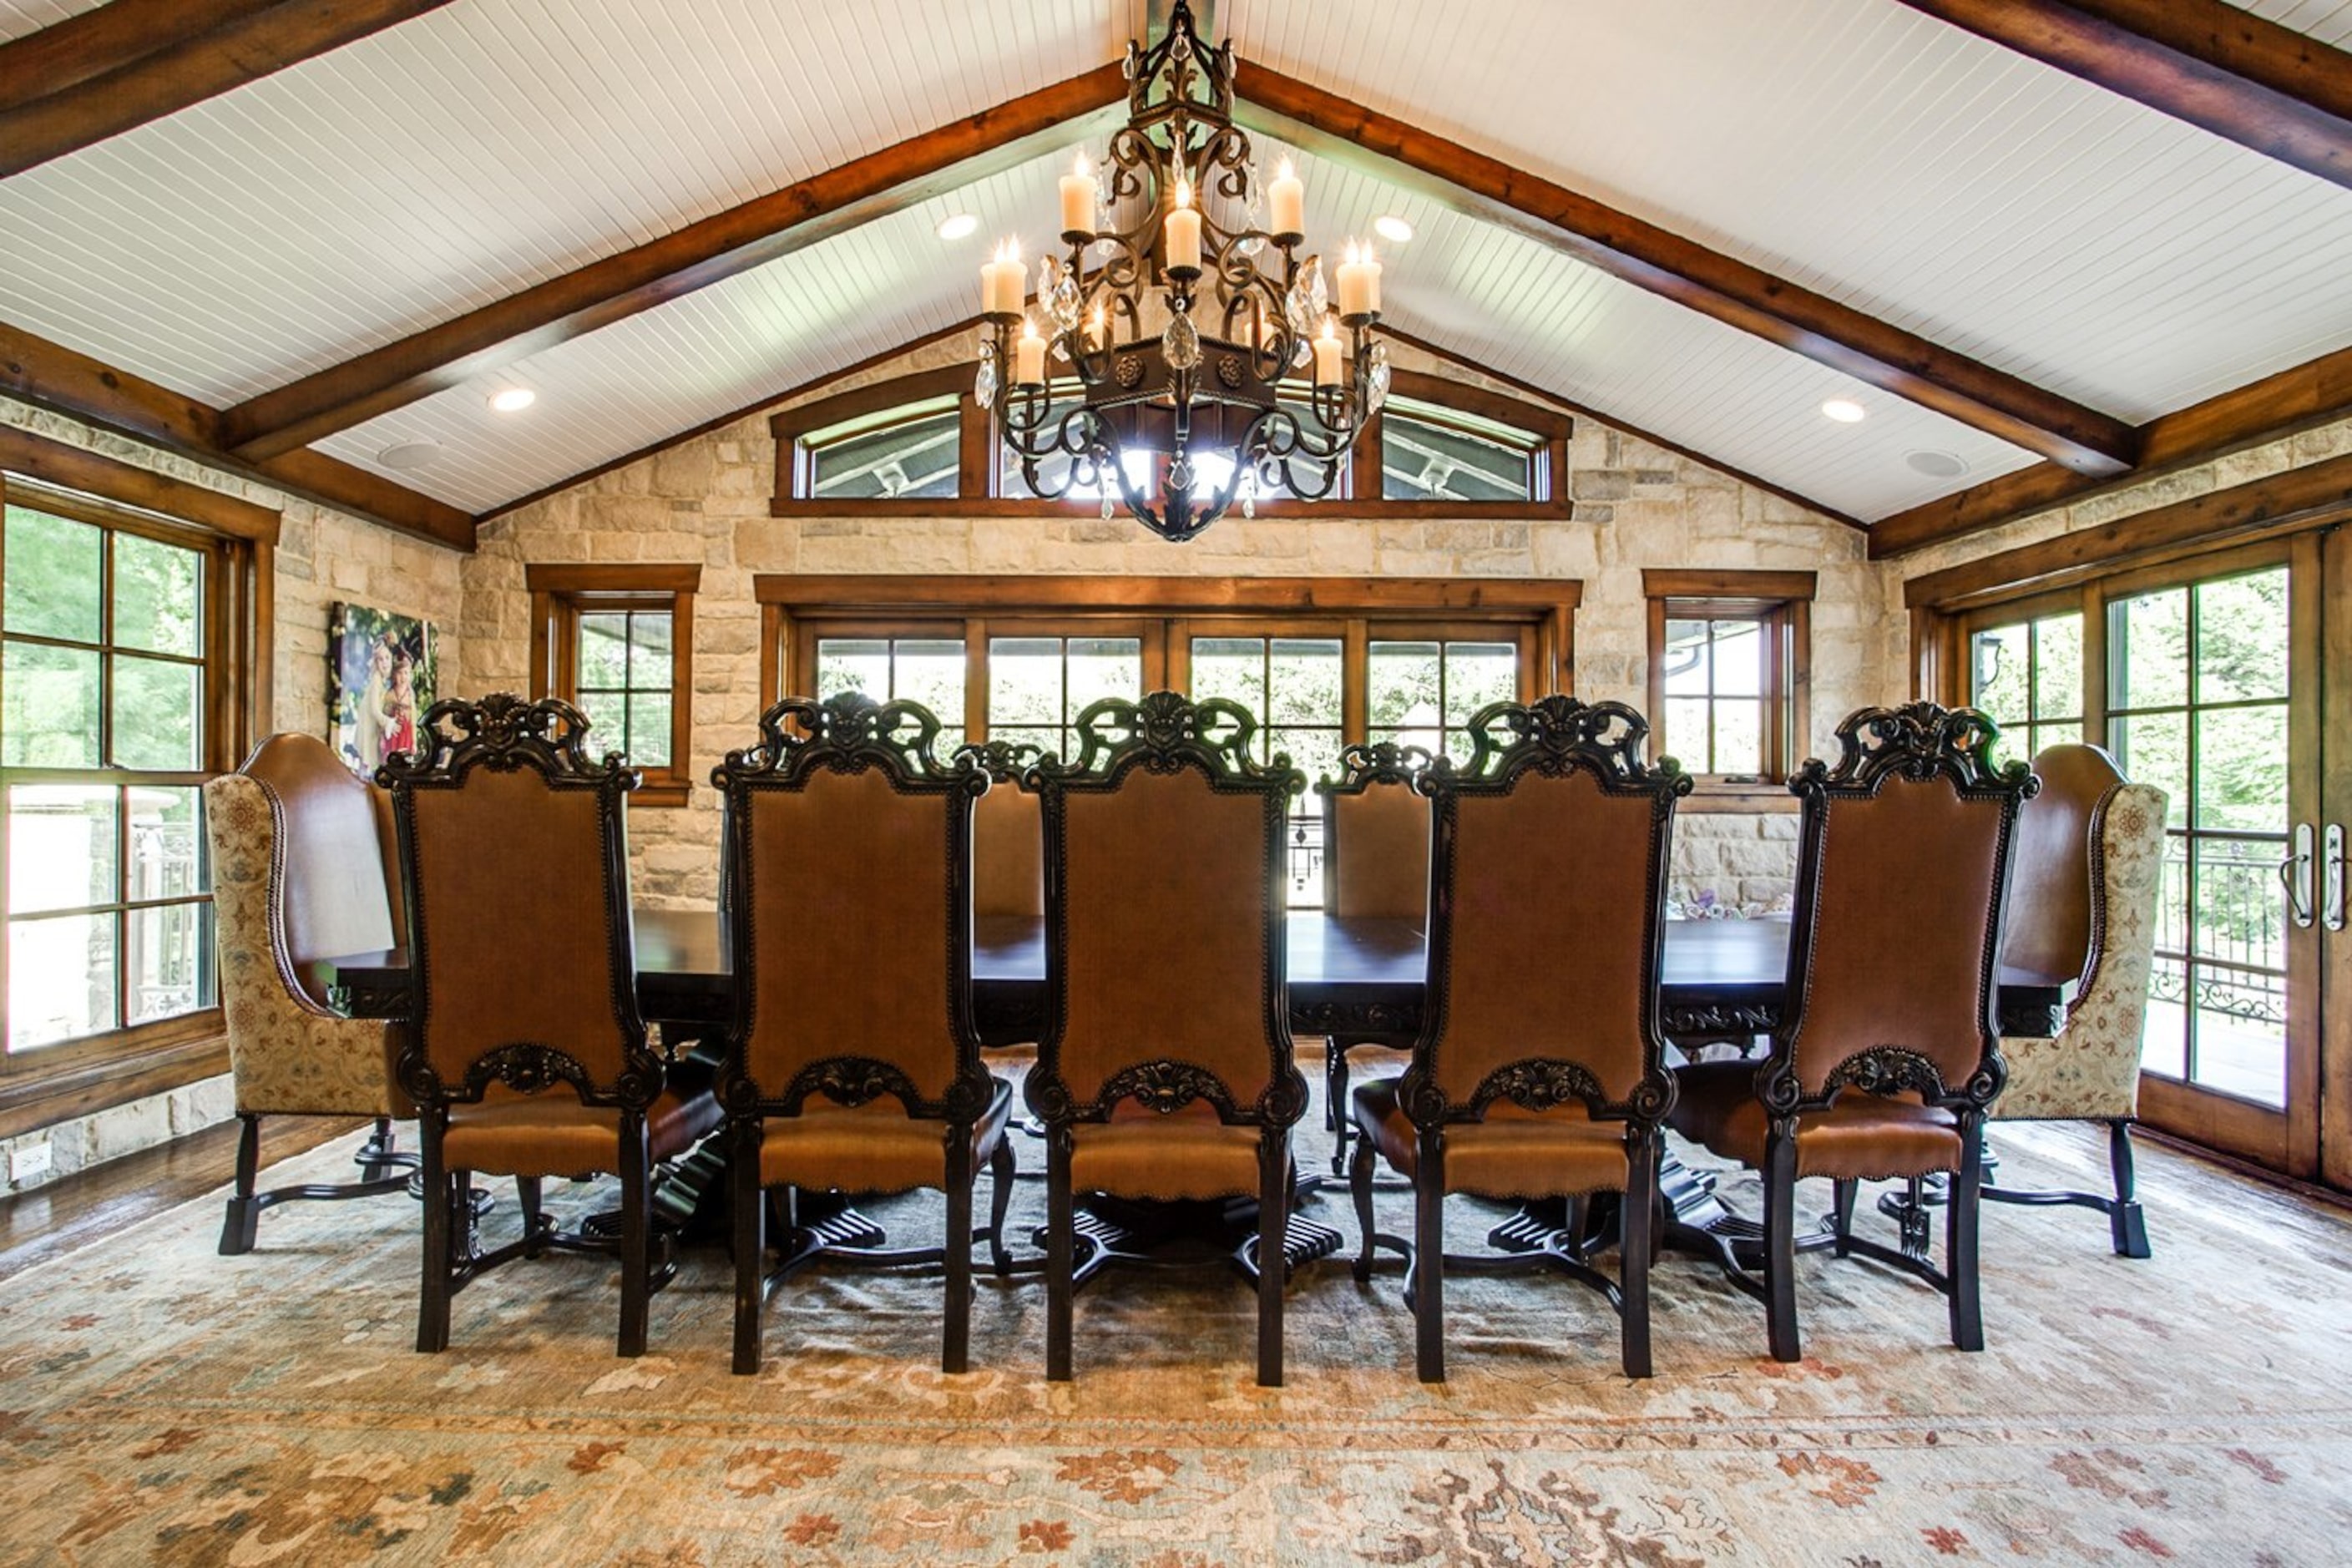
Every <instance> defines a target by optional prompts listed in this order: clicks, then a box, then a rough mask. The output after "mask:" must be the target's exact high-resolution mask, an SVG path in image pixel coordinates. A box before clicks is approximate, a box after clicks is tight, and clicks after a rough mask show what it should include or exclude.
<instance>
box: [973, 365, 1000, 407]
mask: <svg viewBox="0 0 2352 1568" xmlns="http://www.w3.org/2000/svg"><path fill="white" fill-rule="evenodd" d="M971 398H972V401H973V402H975V403H977V404H979V405H981V406H982V408H991V407H993V406H995V404H996V356H995V355H994V354H992V353H983V354H982V355H981V356H980V374H978V375H976V376H974V377H972V382H971Z"/></svg>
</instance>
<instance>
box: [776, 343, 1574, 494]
mask: <svg viewBox="0 0 2352 1568" xmlns="http://www.w3.org/2000/svg"><path fill="white" fill-rule="evenodd" d="M971 379H972V372H971V366H970V365H966V364H956V365H949V366H945V367H942V368H940V369H935V370H922V371H915V372H913V373H911V374H907V375H902V376H898V377H895V378H893V379H891V380H889V381H882V382H877V383H875V384H872V385H870V386H861V387H857V388H855V389H853V390H851V391H848V392H841V393H835V394H834V395H832V396H829V397H821V398H817V399H815V400H814V401H812V402H809V403H803V404H802V405H799V406H797V407H794V408H788V409H785V410H784V411H783V412H782V413H781V414H777V415H775V416H772V417H771V418H770V419H769V421H768V429H769V431H770V433H771V434H772V436H773V437H775V442H776V491H775V495H774V497H773V499H772V500H771V501H770V502H769V506H768V510H769V514H770V515H771V516H773V517H839V516H842V515H844V514H845V513H855V514H858V515H865V516H880V517H1036V516H1039V515H1049V516H1050V515H1065V516H1072V517H1083V516H1086V515H1087V514H1089V513H1092V512H1095V511H1096V510H1098V509H1099V507H1100V505H1101V503H1100V502H1099V501H1094V500H1083V501H1081V500H1059V501H1054V500H1038V499H1037V498H1035V497H1034V496H1008V495H1003V494H1002V493H1000V492H1001V490H1002V489H1003V483H1002V478H1001V476H1000V475H999V473H998V471H997V470H998V462H997V457H998V445H999V444H998V442H997V440H996V437H995V433H994V429H993V426H992V421H991V420H990V419H989V417H988V415H987V412H986V410H984V409H982V407H981V406H980V405H979V404H978V402H977V401H976V400H975V399H974V398H973V396H972V392H971ZM1391 391H1392V392H1393V393H1394V394H1395V395H1398V396H1400V397H1407V398H1411V399H1412V400H1414V401H1416V402H1420V403H1426V404H1431V405H1436V406H1438V407H1440V408H1452V409H1458V410H1460V411H1461V412H1463V413H1465V414H1471V415H1475V416H1478V417H1480V418H1483V419H1489V420H1493V421H1495V422H1496V423H1498V424H1503V425H1508V426H1513V427H1514V428H1517V429H1520V430H1525V431H1528V432H1529V433H1530V434H1532V435H1534V436H1536V437H1538V439H1539V441H1540V443H1541V444H1540V445H1539V446H1538V447H1537V449H1536V451H1535V452H1534V454H1533V456H1532V459H1531V461H1532V467H1533V472H1532V473H1531V474H1530V476H1529V479H1530V482H1531V486H1532V488H1533V489H1535V491H1536V493H1537V496H1538V498H1539V499H1537V500H1523V501H1505V500H1491V501H1479V500H1460V501H1455V500H1444V501H1430V500H1386V499H1384V498H1383V497H1382V495H1381V420H1380V416H1378V415H1375V416H1372V419H1371V421H1370V426H1369V427H1368V428H1367V429H1366V430H1365V431H1364V432H1363V434H1362V436H1361V437H1360V438H1359V439H1358V440H1357V442H1356V444H1355V447H1354V448H1353V449H1352V451H1351V452H1350V455H1349V470H1348V472H1347V474H1346V475H1344V476H1343V482H1342V490H1343V493H1342V494H1340V495H1337V496H1333V497H1331V498H1329V499H1328V500H1319V501H1302V500H1294V499H1291V498H1288V497H1280V496H1277V497H1273V498H1269V499H1267V500H1261V501H1259V502H1258V503H1257V507H1256V511H1257V515H1258V516H1260V517H1269V518H1285V517H1287V518H1314V517H1324V518H1329V517H1351V518H1355V517H1360V518H1368V519H1374V520H1380V519H1395V520H1404V519H1416V518H1420V519H1425V518H1465V519H1490V520H1496V521H1513V520H1528V521H1535V520H1548V521H1568V520H1569V519H1570V518H1571V517H1573V516H1574V514H1575V503H1574V501H1573V500H1571V499H1570V495H1569V458H1568V454H1569V442H1570V439H1571V438H1572V437H1574V435H1575V432H1576V421H1575V420H1574V419H1573V418H1572V417H1570V416H1569V415H1566V414H1563V413H1561V412H1560V411H1559V410H1558V409H1555V408H1549V407H1547V406H1545V405H1542V404H1539V403H1530V402H1528V401H1526V400H1524V399H1521V398H1517V397H1511V396H1507V395H1504V394H1502V393H1498V392H1490V391H1488V390H1487V389H1486V388H1485V387H1480V386H1473V385H1471V384H1467V383H1465V382H1459V381H1454V380H1452V379H1450V378H1448V377H1445V376H1440V375H1430V374H1424V373H1422V372H1417V371H1406V370H1400V371H1397V372H1395V373H1393V374H1392V376H1391ZM950 395H951V396H953V397H955V398H956V399H957V404H956V406H957V407H958V409H959V410H960V411H961V426H960V430H961V440H960V442H959V446H958V454H957V459H958V460H957V482H956V490H957V493H956V494H955V495H954V496H952V497H948V496H929V497H903V496H868V497H864V498H849V499H845V500H823V499H820V498H818V497H815V496H813V495H811V494H810V493H809V485H810V481H811V477H812V475H813V473H814V465H813V463H812V461H811V455H810V453H809V452H808V450H807V449H806V447H804V446H803V442H804V441H805V440H806V439H807V437H810V436H811V435H813V434H814V433H816V432H818V431H822V430H829V429H832V428H834V427H835V426H839V425H844V424H846V423H848V422H849V421H851V420H854V419H862V418H866V417H869V416H874V415H877V414H882V413H886V412H887V411H889V410H891V409H894V408H899V407H906V406H909V405H915V404H919V403H928V402H934V401H936V400H938V399H940V398H941V397H946V396H950Z"/></svg>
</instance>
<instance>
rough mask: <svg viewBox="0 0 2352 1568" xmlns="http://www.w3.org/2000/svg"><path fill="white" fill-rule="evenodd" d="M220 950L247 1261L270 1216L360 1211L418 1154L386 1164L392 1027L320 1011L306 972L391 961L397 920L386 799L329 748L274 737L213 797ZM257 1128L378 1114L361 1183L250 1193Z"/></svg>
mask: <svg viewBox="0 0 2352 1568" xmlns="http://www.w3.org/2000/svg"><path fill="white" fill-rule="evenodd" d="M205 828H206V832H207V833H208V834H209V836H210V838H211V844H212V858H213V889H214V893H213V897H214V909H215V920H216V921H217V922H218V931H219V942H220V992H221V1010H222V1013H223V1014H224V1016H226V1020H227V1026H228V1050H229V1066H230V1071H231V1074H232V1076H233V1078H234V1079H235V1083H236V1114H237V1120H238V1121H240V1122H242V1123H243V1124H244V1126H243V1132H242V1136H241V1137H240V1139H239V1141H238V1144H237V1157H236V1191H235V1192H234V1193H232V1194H230V1196H229V1200H228V1213H227V1215H226V1219H225V1220H224V1221H223V1223H222V1225H221V1239H220V1249H221V1251H222V1253H224V1254H226V1255H231V1256H234V1255H236V1254H238V1253H244V1252H250V1251H251V1250H253V1245H254V1240H255V1237H256V1234H257V1230H258V1227H259V1226H260V1222H261V1212H262V1210H264V1209H266V1208H268V1207H270V1206H271V1205H275V1204H278V1203H283V1202H286V1201H288V1200H289V1199H293V1198H353V1197H364V1196H368V1195H370V1194H377V1193H389V1192H397V1191H400V1190H402V1189H404V1187H405V1186H406V1185H407V1182H408V1178H407V1171H408V1170H409V1169H411V1168H413V1167H414V1166H415V1163H416V1156H415V1155H414V1154H400V1153H394V1152H393V1133H392V1123H393V1121H394V1118H398V1117H408V1116H413V1115H415V1109H414V1108H413V1107H412V1106H411V1105H410V1104H409V1100H408V1097H407V1096H406V1095H404V1094H403V1093H402V1092H401V1090H400V1086H399V1084H398V1083H397V1082H395V1081H394V1077H393V1063H394V1056H395V1054H396V1050H397V1046H396V1041H395V1037H394V1030H395V1029H396V1028H397V1027H398V1026H396V1025H394V1026H387V1025H384V1024H382V1023H375V1022H368V1021H364V1020H361V1019H354V1018H345V1017H341V1016H338V1015H337V1014H336V1013H335V1012H334V1011H333V1009H331V1007H329V1006H328V1005H327V995H326V989H325V986H324V984H323V983H322V982H321V981H320V978H319V976H318V974H317V973H316V971H315V970H314V968H313V965H314V964H315V963H317V962H318V961H319V960H321V959H327V958H334V957H339V956H341V955H342V954H345V953H352V952H368V951H372V950H374V949H379V948H388V947H391V946H393V945H394V942H396V941H397V940H398V939H397V938H396V937H394V934H393V933H394V930H395V928H396V925H397V921H398V917H397V914H396V912H395V905H394V900H396V898H397V897H398V892H397V889H398V887H399V878H398V875H397V873H396V872H394V870H392V869H391V867H392V865H393V862H392V859H391V855H392V821H391V815H390V811H389V807H388V804H387V802H386V800H385V798H384V795H383V792H382V791H381V790H378V789H376V788H374V787H373V786H372V785H370V784H365V783H363V782H362V781H361V780H360V779H358V778H356V777H354V776H352V772H351V770H350V769H349V768H347V767H345V766H344V765H343V763H342V761H341V758H339V757H337V756H336V755H335V753H334V752H333V750H332V749H331V748H330V747H329V746H328V745H327V744H326V743H325V742H322V741H319V740H315V739H313V738H312V737H310V736H308V735H292V734H288V735H273V736H271V737H270V738H269V739H268V740H267V741H264V742H262V743H261V744H260V746H258V747H257V748H256V750H255V751H254V753H253V755H252V756H251V757H250V758H249V759H247V762H246V764H245V766H244V767H242V768H241V769H239V770H238V771H237V772H236V773H224V774H223V775H221V776H220V777H219V778H216V779H215V780H213V781H212V782H211V783H210V784H206V785H205ZM264 1116H341V1117H360V1116H370V1117H373V1118H374V1119H375V1131H374V1135H373V1137H372V1138H371V1139H370V1140H369V1141H368V1142H367V1143H366V1144H365V1145H364V1146H363V1147H362V1149H361V1151H360V1155H359V1160H360V1164H361V1166H362V1180H361V1181H358V1182H355V1183H350V1184H343V1185H339V1186H322V1185H306V1186H295V1187H280V1188H278V1189H276V1190H274V1191H271V1192H267V1193H257V1192H256V1191H255V1190H254V1185H255V1181H256V1177H257V1172H258V1166H259V1164H260V1153H261V1119H262V1118H263V1117H264Z"/></svg>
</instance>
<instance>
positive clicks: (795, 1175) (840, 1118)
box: [760, 1079, 1013, 1193]
mask: <svg viewBox="0 0 2352 1568" xmlns="http://www.w3.org/2000/svg"><path fill="white" fill-rule="evenodd" d="M1012 1110H1013V1086H1012V1085H1011V1084H1009V1083H1007V1082H1005V1081H1004V1080H1003V1079H997V1080H996V1086H995V1090H994V1092H993V1093H992V1094H991V1095H990V1096H989V1100H988V1109H987V1110H985V1111H984V1112H982V1115H981V1118H980V1120H979V1121H978V1122H976V1123H975V1124H974V1125H973V1127H972V1130H971V1162H972V1168H973V1169H975V1170H977V1169H979V1168H980V1167H981V1166H982V1165H983V1164H985V1163H987V1160H988V1156H989V1155H990V1154H991V1153H992V1152H994V1150H995V1148H996V1145H997V1143H998V1142H999V1141H1000V1140H1002V1139H1003V1136H1004V1124H1005V1121H1006V1119H1007V1118H1008V1117H1009V1116H1010V1115H1011V1113H1012ZM946 1126H947V1124H946V1123H945V1122H943V1121H932V1120H930V1119H929V1118H921V1119H919V1118H916V1117H912V1116H909V1115H908V1114H907V1108H906V1106H905V1105H904V1104H902V1103H901V1102H900V1101H899V1100H898V1099H897V1098H896V1097H894V1096H891V1095H883V1096H881V1097H880V1098H878V1099H875V1100H867V1101H866V1103H865V1104H864V1105H843V1104H840V1103H839V1102H837V1101H835V1100H826V1099H825V1098H824V1097H823V1096H822V1095H812V1096H810V1097H809V1098H808V1099H807V1100H803V1102H802V1104H801V1111H800V1114H799V1115H797V1116H770V1117H768V1118H767V1119H766V1120H765V1121H763V1122H762V1123H761V1134H760V1137H761V1142H760V1184H761V1186H763V1187H774V1186H783V1185H791V1186H795V1187H807V1188H811V1189H814V1190H818V1191H824V1190H832V1191H836V1192H844V1193H903V1192H907V1191H908V1190H910V1189H912V1188H915V1187H944V1186H945V1185H946V1184H947V1177H948V1154H947V1138H946V1132H945V1129H946Z"/></svg>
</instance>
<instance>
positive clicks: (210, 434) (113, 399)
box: [0, 322, 475, 551]
mask: <svg viewBox="0 0 2352 1568" xmlns="http://www.w3.org/2000/svg"><path fill="white" fill-rule="evenodd" d="M0 393H5V394H6V395H9V396H11V397H16V398H21V399H23V400H24V401H25V402H26V403H30V404H33V405H37V406H39V407H42V408H47V409H51V410H54V411H55V412H57V413H59V414H65V415H69V416H72V417H74V418H77V419H81V420H85V421H87V422H88V423H89V424H92V425H96V426H100V427H101V428H103V429H107V430H112V431H115V432H117V433H118V434H121V435H124V436H130V437H136V438H137V439H139V440H142V441H147V442H151V443H152V444H153V445H155V446H158V447H163V448H164V449H165V450H167V451H172V452H177V453H179V454H180V455H182V456H183V457H187V458H194V459H195V460H196V461H198V462H201V463H205V464H209V465H211V466H213V467H215V468H223V469H226V470H227V471H229V472H231V473H238V474H245V475H248V476H250V477H251V478H254V479H259V480H260V481H261V482H263V483H264V484H267V485H270V486H272V487H274V488H276V489H282V490H285V491H288V492H289V493H290V494H293V495H298V496H300V497H302V498H303V499H304V500H312V501H317V502H318V503H320V505H322V506H330V507H333V508H334V509H335V510H338V511H345V512H349V513H351V514H352V515H353V516H355V517H362V518H365V519H367V520H368V521H371V522H378V523H382V524H383V526H385V527H387V528H391V529H394V530H397V531H400V532H402V533H407V534H413V535H415V537H416V538H419V539H424V540H429V541H430V542H433V543H435V544H446V545H447V546H449V547H450V548H451V549H454V550H463V551H471V550H472V549H473V548H474V543H475V539H474V519H473V517H472V516H471V515H470V514H468V513H467V512H464V511H460V510H458V509H457V508H456V507H453V506H450V505H448V504H447V503H446V502H444V501H437V500H434V499H433V498H432V497H430V496H427V495H424V494H421V493H419V492H418V491H415V490H413V489H409V488H408V487H406V486H405V485H400V484H394V482H393V481H392V480H390V479H383V478H381V477H379V476H377V475H375V474H371V473H369V472H368V471H367V470H366V469H364V468H353V467H352V465H351V464H349V463H345V462H341V461H338V460H337V459H335V458H330V457H327V456H325V455H324V454H323V453H319V452H289V453H288V454H286V455H285V456H284V457H280V458H270V459H268V460H267V461H264V462H258V463H255V462H248V461H247V460H245V459H243V458H238V457H237V456H236V454H235V453H233V452H229V451H226V450H224V449H223V448H222V447H221V444H220V410H218V409H216V408H214V407H213V406H211V405H208V404H205V403H200V402H198V401H196V400H195V399H194V398H193V397H185V396H183V395H180V394H178V393H176V392H173V391H171V390H170V389H169V388H167V387H163V386H158V385H156V384H154V383H153V382H152V381H147V380H144V379H142V378H141V377H139V376H135V375H132V374H129V373H128V372H125V371H120V370H116V369H115V368H114V367H113V366H111V365H108V364H102V363H100V362H99V361H97V360H94V359H92V358H90V357H89V355H88V354H84V353H76V352H75V351H74V350H72V349H69V348H67V347H65V346H64V345H62V344H59V343H53V342H48V341H47V339H45V338H38V337H36V336H34V335H33V334H32V333H30V332H27V331H22V330H20V329H18V328H16V327H12V326H9V325H7V324H6V323H5V322H0Z"/></svg>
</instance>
